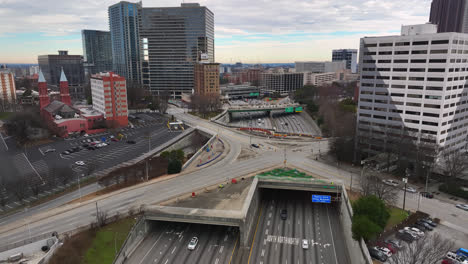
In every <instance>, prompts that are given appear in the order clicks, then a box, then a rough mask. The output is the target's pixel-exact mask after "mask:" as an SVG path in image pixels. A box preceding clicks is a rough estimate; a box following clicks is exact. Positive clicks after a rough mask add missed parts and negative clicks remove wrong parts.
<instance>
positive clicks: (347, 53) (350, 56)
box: [332, 49, 358, 73]
mask: <svg viewBox="0 0 468 264" xmlns="http://www.w3.org/2000/svg"><path fill="white" fill-rule="evenodd" d="M357 54H358V52H357V49H339V50H333V52H332V62H340V61H346V69H348V70H351V73H356V72H357Z"/></svg>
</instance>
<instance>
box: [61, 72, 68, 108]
mask: <svg viewBox="0 0 468 264" xmlns="http://www.w3.org/2000/svg"><path fill="white" fill-rule="evenodd" d="M60 101H62V103H64V104H67V105H70V106H71V97H70V91H69V89H68V80H67V77H66V76H65V73H64V72H63V67H62V72H61V73H60Z"/></svg>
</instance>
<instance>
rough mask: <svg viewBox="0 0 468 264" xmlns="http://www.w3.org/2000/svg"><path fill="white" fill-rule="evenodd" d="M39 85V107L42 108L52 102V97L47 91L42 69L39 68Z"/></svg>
mask: <svg viewBox="0 0 468 264" xmlns="http://www.w3.org/2000/svg"><path fill="white" fill-rule="evenodd" d="M37 86H38V90H39V107H40V108H41V109H42V108H44V107H46V106H48V105H49V104H50V98H49V94H48V93H47V83H46V80H45V78H44V74H42V70H41V69H39V80H38V83H37Z"/></svg>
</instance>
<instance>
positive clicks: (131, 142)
mask: <svg viewBox="0 0 468 264" xmlns="http://www.w3.org/2000/svg"><path fill="white" fill-rule="evenodd" d="M127 144H136V141H135V140H127Z"/></svg>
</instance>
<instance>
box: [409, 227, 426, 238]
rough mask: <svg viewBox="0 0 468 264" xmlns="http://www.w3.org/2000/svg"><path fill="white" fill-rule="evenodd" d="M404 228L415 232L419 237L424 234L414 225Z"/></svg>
mask: <svg viewBox="0 0 468 264" xmlns="http://www.w3.org/2000/svg"><path fill="white" fill-rule="evenodd" d="M404 230H406V231H410V232H413V233H415V234H416V235H417V236H419V237H423V236H424V232H423V231H421V230H420V229H418V228H416V227H409V226H407V227H405V228H404Z"/></svg>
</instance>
